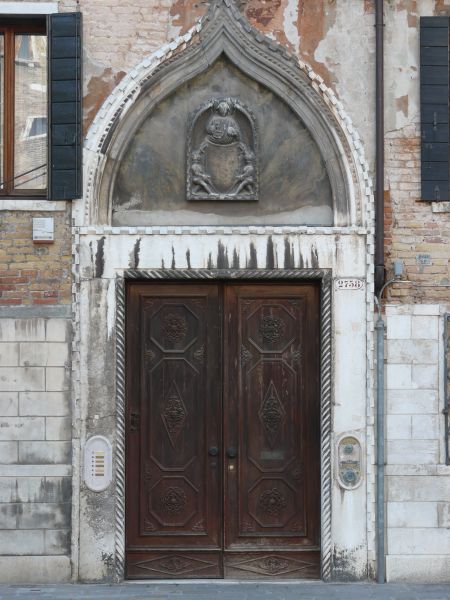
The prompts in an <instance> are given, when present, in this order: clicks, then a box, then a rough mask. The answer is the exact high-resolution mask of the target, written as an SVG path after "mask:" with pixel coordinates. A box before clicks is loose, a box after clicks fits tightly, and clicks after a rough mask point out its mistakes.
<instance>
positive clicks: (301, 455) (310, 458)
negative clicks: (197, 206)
mask: <svg viewBox="0 0 450 600" xmlns="http://www.w3.org/2000/svg"><path fill="white" fill-rule="evenodd" d="M224 314H225V323H226V332H225V354H224V364H225V372H224V443H225V459H224V478H225V501H224V512H225V515H224V518H225V538H224V550H225V552H224V573H225V577H232V578H242V577H245V578H260V577H261V576H272V577H274V576H276V577H277V578H278V577H288V578H303V577H318V576H319V567H320V551H319V546H320V535H319V533H320V530H319V514H320V510H319V509H320V477H319V474H320V452H319V439H320V435H319V431H320V425H319V414H320V409H319V402H318V400H319V397H320V396H319V355H320V352H319V345H320V341H319V340H320V330H319V288H318V287H316V286H315V285H276V286H272V285H268V286H261V285H253V286H250V285H249V286H233V285H229V286H228V287H227V289H226V291H225V309H224Z"/></svg>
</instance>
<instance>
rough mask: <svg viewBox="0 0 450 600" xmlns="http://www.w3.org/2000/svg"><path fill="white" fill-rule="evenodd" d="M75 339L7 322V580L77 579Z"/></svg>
mask: <svg viewBox="0 0 450 600" xmlns="http://www.w3.org/2000/svg"><path fill="white" fill-rule="evenodd" d="M70 332H71V324H70V321H69V320H67V319H62V318H26V319H20V318H19V319H17V318H0V340H1V342H0V463H1V464H0V580H1V581H3V582H11V583H14V582H25V581H28V582H32V583H39V582H51V581H67V580H69V579H70V577H71V563H70V521H71V496H72V486H71V477H70V475H71V439H72V428H71V417H70V412H71V411H70V377H69V375H70V355H69V348H70Z"/></svg>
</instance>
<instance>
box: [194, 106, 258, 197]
mask: <svg viewBox="0 0 450 600" xmlns="http://www.w3.org/2000/svg"><path fill="white" fill-rule="evenodd" d="M257 159H258V155H257V139H256V128H255V124H254V118H253V116H252V115H251V113H250V111H249V110H248V109H247V108H245V107H244V106H243V105H242V104H241V103H240V102H239V100H238V99H236V98H219V99H213V100H210V101H209V102H207V103H206V104H205V105H203V106H201V107H200V108H199V109H198V110H197V112H196V114H195V115H194V118H193V120H192V123H191V127H190V130H189V140H188V161H187V162H188V169H187V197H188V200H257V199H258V169H257Z"/></svg>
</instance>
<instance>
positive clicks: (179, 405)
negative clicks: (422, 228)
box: [161, 381, 188, 447]
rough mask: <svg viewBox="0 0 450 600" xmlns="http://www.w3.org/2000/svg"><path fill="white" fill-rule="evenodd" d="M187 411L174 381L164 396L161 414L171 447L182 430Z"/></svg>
mask: <svg viewBox="0 0 450 600" xmlns="http://www.w3.org/2000/svg"><path fill="white" fill-rule="evenodd" d="M187 415H188V413H187V410H186V407H185V405H184V402H183V400H182V398H181V395H180V392H179V391H178V388H177V386H176V383H175V381H172V383H171V384H170V387H169V391H168V393H167V396H166V400H165V404H164V410H163V411H162V413H161V418H162V420H163V423H164V426H165V428H166V431H167V434H168V436H169V439H170V443H171V444H172V446H173V447H175V444H176V442H177V439H178V437H179V435H180V433H181V431H182V430H183V427H184V424H185V422H186V418H187Z"/></svg>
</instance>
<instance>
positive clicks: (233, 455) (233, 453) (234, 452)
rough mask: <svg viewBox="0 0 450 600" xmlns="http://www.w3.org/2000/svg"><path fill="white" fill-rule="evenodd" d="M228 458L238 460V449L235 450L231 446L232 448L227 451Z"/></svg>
mask: <svg viewBox="0 0 450 600" xmlns="http://www.w3.org/2000/svg"><path fill="white" fill-rule="evenodd" d="M227 456H228V458H236V456H237V450H236V448H233V447H232V446H230V448H228V449H227Z"/></svg>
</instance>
